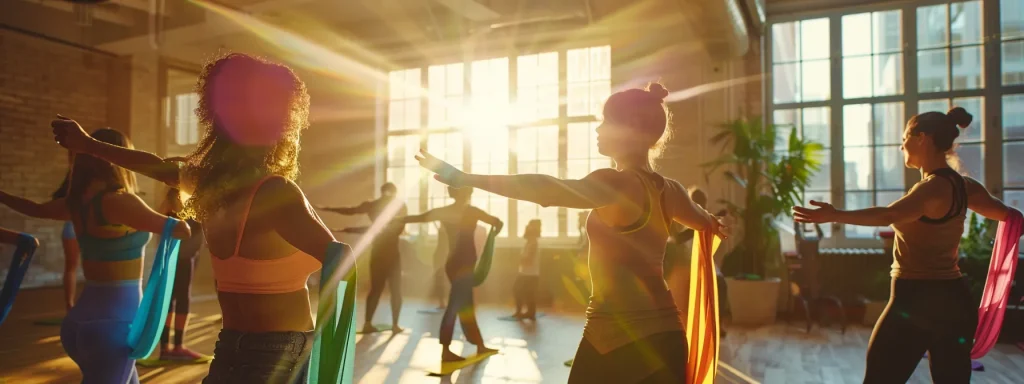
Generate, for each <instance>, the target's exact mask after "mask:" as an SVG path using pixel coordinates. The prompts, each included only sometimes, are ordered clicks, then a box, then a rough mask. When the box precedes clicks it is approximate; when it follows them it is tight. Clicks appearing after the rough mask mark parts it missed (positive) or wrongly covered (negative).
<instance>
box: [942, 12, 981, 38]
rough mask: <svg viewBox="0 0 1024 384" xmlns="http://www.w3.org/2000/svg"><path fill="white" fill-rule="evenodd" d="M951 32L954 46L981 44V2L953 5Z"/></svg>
mask: <svg viewBox="0 0 1024 384" xmlns="http://www.w3.org/2000/svg"><path fill="white" fill-rule="evenodd" d="M949 32H950V40H952V44H953V45H957V44H977V43H981V2H980V1H968V2H963V3H951V4H950V5H949Z"/></svg>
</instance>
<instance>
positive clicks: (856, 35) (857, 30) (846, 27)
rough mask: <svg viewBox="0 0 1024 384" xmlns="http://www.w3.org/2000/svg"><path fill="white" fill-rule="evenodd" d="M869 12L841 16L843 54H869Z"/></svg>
mask: <svg viewBox="0 0 1024 384" xmlns="http://www.w3.org/2000/svg"><path fill="white" fill-rule="evenodd" d="M870 33H871V14H870V13H860V14H856V15H846V16H843V56H855V55H869V54H871V37H870Z"/></svg>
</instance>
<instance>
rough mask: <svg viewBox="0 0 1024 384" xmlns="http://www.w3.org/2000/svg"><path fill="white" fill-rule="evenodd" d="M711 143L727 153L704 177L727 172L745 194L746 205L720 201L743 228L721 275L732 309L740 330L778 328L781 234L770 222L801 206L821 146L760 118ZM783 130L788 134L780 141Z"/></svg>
mask: <svg viewBox="0 0 1024 384" xmlns="http://www.w3.org/2000/svg"><path fill="white" fill-rule="evenodd" d="M720 128H721V132H719V133H718V134H716V135H715V136H714V137H712V139H711V143H712V144H716V145H721V146H722V147H723V150H724V153H723V154H722V155H721V156H719V157H718V158H717V159H715V160H712V161H710V162H708V163H705V164H703V167H704V168H705V171H706V173H705V177H710V175H711V174H712V173H714V172H716V171H718V170H720V169H723V168H724V172H723V174H724V176H725V177H726V178H727V179H729V180H731V181H733V182H735V183H736V184H737V185H738V186H740V187H741V188H743V191H744V193H743V194H744V196H743V201H742V204H736V203H734V202H732V201H727V200H719V202H721V203H722V204H724V205H725V206H726V208H727V209H728V211H729V213H730V215H731V216H733V217H735V218H738V219H739V221H740V225H741V231H740V232H741V233H740V235H741V236H742V238H741V239H740V243H739V244H738V245H737V246H736V247H735V248H734V249H733V250H732V251H730V252H729V254H727V255H726V257H725V259H724V261H723V264H724V265H723V266H722V269H723V272H724V273H725V274H726V276H733V277H727V278H726V284H728V290H729V297H728V299H729V309H730V312H731V313H732V320H733V322H734V323H737V324H749V325H763V324H770V323H773V322H775V315H776V310H777V307H778V299H777V297H778V292H779V289H780V279H778V278H767V274H766V272H769V271H777V270H780V269H781V268H782V267H781V266H779V264H780V260H778V257H775V256H777V255H775V254H776V253H778V252H774V251H772V250H773V249H774V248H777V247H778V246H777V244H778V237H779V233H778V230H777V229H775V227H774V226H773V225H772V222H773V221H774V220H775V219H776V218H779V217H783V216H787V215H789V213H790V211H791V210H792V208H793V206H794V205H797V204H800V203H801V202H802V201H803V193H804V189H805V188H806V187H807V186H808V185H809V183H810V180H811V176H812V175H813V174H814V172H815V171H817V170H818V169H819V167H820V162H819V157H818V156H819V154H820V152H821V150H822V146H821V144H818V143H814V142H811V141H809V140H806V139H803V138H801V137H800V136H799V135H798V132H797V130H796V129H793V128H792V126H789V127H785V126H779V125H772V124H763V123H762V121H761V118H760V117H754V118H750V119H746V118H741V119H738V120H735V121H732V122H728V123H725V124H722V125H721V126H720ZM779 128H788V131H789V132H788V135H785V136H782V135H780V132H781V131H782V130H780V129H779Z"/></svg>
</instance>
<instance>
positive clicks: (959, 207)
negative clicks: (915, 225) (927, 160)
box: [920, 168, 967, 224]
mask: <svg viewBox="0 0 1024 384" xmlns="http://www.w3.org/2000/svg"><path fill="white" fill-rule="evenodd" d="M933 175H934V177H941V178H943V179H946V180H947V181H949V183H950V184H952V187H953V196H952V197H953V201H952V202H951V203H950V206H949V211H948V212H946V214H945V215H943V216H942V217H941V218H938V219H932V218H930V217H927V216H921V218H920V221H921V222H925V223H929V224H942V223H945V222H947V221H949V220H951V219H953V218H955V217H957V216H959V215H960V214H961V213H963V212H964V211H965V210H966V209H967V185H966V183H965V182H964V177H963V176H961V175H960V174H959V173H957V172H956V171H954V170H952V169H950V168H941V169H937V170H935V172H934V173H933Z"/></svg>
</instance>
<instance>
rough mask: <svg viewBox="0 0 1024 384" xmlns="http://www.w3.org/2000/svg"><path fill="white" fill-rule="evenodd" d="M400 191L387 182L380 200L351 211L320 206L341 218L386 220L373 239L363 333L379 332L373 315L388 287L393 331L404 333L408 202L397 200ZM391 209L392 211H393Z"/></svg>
mask: <svg viewBox="0 0 1024 384" xmlns="http://www.w3.org/2000/svg"><path fill="white" fill-rule="evenodd" d="M397 193H398V189H397V188H396V187H395V185H394V184H392V183H384V185H382V186H381V187H380V198H378V199H376V200H372V201H367V202H364V203H362V204H359V205H358V206H355V207H351V208H332V207H317V208H318V209H322V210H325V211H328V212H334V213H337V214H340V215H359V214H365V215H367V216H369V217H370V220H372V221H373V222H377V221H378V220H385V221H386V223H384V227H383V228H382V229H381V231H380V233H377V234H376V235H375V236H374V238H373V250H372V251H371V252H370V292H369V293H367V295H366V317H365V321H364V322H363V332H364V333H372V332H376V331H377V328H375V327H374V326H373V314H374V313H375V312H377V305H378V304H380V296H381V294H383V293H384V284H387V285H388V287H389V290H390V293H391V331H392V332H393V333H401V332H402V327H400V326H398V317H399V316H400V315H401V314H402V263H401V259H402V258H401V253H400V252H399V251H398V250H399V241H400V239H399V237H400V236H402V233H403V232H404V231H405V223H403V222H402V221H401V217H403V216H405V214H406V207H405V203H402V202H401V201H396V200H395V195H396V194H397ZM389 208H390V209H389ZM369 229H370V228H369V227H354V228H345V229H343V230H341V232H345V233H366V232H367V231H368V230H369Z"/></svg>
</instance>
